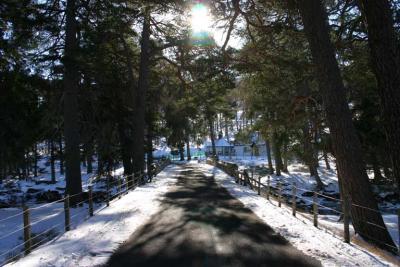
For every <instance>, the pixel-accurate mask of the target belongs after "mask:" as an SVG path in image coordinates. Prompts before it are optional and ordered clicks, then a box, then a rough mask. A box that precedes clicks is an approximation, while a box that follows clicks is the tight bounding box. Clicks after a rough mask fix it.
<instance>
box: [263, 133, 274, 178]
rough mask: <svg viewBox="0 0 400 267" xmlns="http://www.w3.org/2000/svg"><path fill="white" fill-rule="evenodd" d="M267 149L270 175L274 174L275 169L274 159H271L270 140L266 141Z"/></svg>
mask: <svg viewBox="0 0 400 267" xmlns="http://www.w3.org/2000/svg"><path fill="white" fill-rule="evenodd" d="M265 148H266V150H267V159H268V169H269V174H274V167H273V166H272V157H271V145H270V143H269V140H268V139H266V140H265Z"/></svg>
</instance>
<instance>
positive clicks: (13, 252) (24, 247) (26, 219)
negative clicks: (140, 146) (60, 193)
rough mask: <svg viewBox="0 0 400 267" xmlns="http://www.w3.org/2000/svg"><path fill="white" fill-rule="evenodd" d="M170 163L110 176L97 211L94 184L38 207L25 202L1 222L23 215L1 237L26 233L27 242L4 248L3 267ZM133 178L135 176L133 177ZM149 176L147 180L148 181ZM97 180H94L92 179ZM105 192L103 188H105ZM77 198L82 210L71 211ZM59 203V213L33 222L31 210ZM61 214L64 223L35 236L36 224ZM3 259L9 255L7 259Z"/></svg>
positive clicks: (167, 161)
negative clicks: (18, 225) (15, 225)
mask: <svg viewBox="0 0 400 267" xmlns="http://www.w3.org/2000/svg"><path fill="white" fill-rule="evenodd" d="M169 164H170V160H169V159H166V160H161V161H159V162H158V163H157V164H155V166H154V169H153V170H151V171H150V173H134V174H132V175H127V176H126V175H125V176H124V175H115V176H112V177H107V179H106V192H105V194H106V198H105V205H103V206H102V207H99V208H98V209H96V210H94V206H93V202H94V198H93V187H92V185H90V186H89V187H88V192H81V193H77V194H74V195H66V196H65V197H63V198H61V199H59V200H56V201H53V202H50V203H46V204H43V205H39V206H36V207H28V206H27V205H26V204H24V205H23V206H22V207H21V212H18V213H17V214H14V215H11V216H9V217H7V218H2V219H1V220H0V223H2V222H4V221H7V220H10V219H12V218H15V217H22V219H21V221H22V222H23V226H22V227H18V228H16V229H10V231H11V232H9V233H7V234H5V235H3V236H0V241H1V240H2V239H5V238H7V237H9V236H11V235H13V234H15V233H17V232H23V242H22V243H20V244H17V245H15V246H13V247H12V248H10V249H8V250H7V251H4V252H2V253H1V254H0V266H3V265H5V264H7V263H10V262H12V261H14V260H17V259H19V258H20V257H23V256H26V255H28V254H29V253H30V252H31V251H32V250H33V249H35V248H37V247H39V246H41V245H42V244H45V243H47V242H49V241H51V240H53V239H54V238H55V237H57V236H60V235H62V233H61V234H56V235H54V236H52V235H49V234H50V233H51V232H52V231H55V230H57V228H58V227H62V226H63V225H64V232H67V231H69V230H70V229H71V226H72V225H73V224H74V223H76V222H74V220H72V219H74V218H77V217H82V215H84V214H86V216H84V217H83V220H87V219H88V218H90V217H92V216H94V215H95V214H97V213H98V212H99V211H100V210H102V209H104V208H106V207H108V206H109V205H110V201H111V200H113V199H116V198H121V197H122V195H124V194H126V193H128V192H129V191H131V190H134V189H135V188H137V187H138V186H139V185H142V184H144V183H146V182H151V179H152V177H153V176H156V175H157V174H159V173H160V172H161V171H162V170H163V169H164V168H165V167H166V166H167V165H169ZM110 178H111V179H110ZM129 178H131V179H129ZM145 178H147V180H145ZM110 180H115V181H110ZM92 182H93V181H92ZM114 189H115V191H116V193H114V194H112V191H113V190H114ZM102 192H103V191H102ZM86 193H88V197H87V198H85V197H82V196H83V194H86ZM73 197H79V202H77V203H73V204H74V207H83V209H82V210H80V211H78V212H75V213H73V214H71V208H72V206H71V205H70V200H71V198H73ZM57 203H59V204H60V203H64V207H63V209H62V210H61V211H58V212H55V213H50V214H48V215H46V216H45V217H44V218H42V219H38V220H36V221H34V222H32V221H31V213H32V211H35V210H39V209H43V208H46V207H50V206H52V205H54V204H57ZM86 203H87V205H88V206H87V207H84V204H86ZM61 214H64V217H65V218H64V219H65V220H63V221H61V222H57V223H55V224H52V225H50V226H48V227H47V229H46V230H44V231H42V232H40V233H38V234H36V235H34V234H33V233H32V226H35V225H39V224H40V223H42V222H44V221H47V220H50V219H52V218H55V217H57V216H59V215H61ZM3 258H5V259H4V260H3Z"/></svg>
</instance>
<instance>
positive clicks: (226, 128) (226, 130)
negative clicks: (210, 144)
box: [224, 117, 229, 142]
mask: <svg viewBox="0 0 400 267" xmlns="http://www.w3.org/2000/svg"><path fill="white" fill-rule="evenodd" d="M224 127H225V128H224V129H225V138H226V140H227V141H228V142H229V130H228V119H227V118H226V117H224Z"/></svg>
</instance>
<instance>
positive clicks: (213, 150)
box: [208, 117, 217, 157]
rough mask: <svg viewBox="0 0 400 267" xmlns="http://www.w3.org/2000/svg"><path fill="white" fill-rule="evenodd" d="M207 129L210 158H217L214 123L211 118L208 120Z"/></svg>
mask: <svg viewBox="0 0 400 267" xmlns="http://www.w3.org/2000/svg"><path fill="white" fill-rule="evenodd" d="M208 127H209V130H210V139H211V148H212V156H213V157H216V156H217V149H216V148H215V132H214V122H213V120H212V119H211V117H210V118H209V119H208Z"/></svg>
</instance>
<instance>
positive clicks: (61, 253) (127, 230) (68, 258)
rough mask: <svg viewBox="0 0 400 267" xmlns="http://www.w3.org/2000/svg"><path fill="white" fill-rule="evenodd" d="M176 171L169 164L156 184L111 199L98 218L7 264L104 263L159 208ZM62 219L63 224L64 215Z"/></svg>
mask: <svg viewBox="0 0 400 267" xmlns="http://www.w3.org/2000/svg"><path fill="white" fill-rule="evenodd" d="M174 172H175V173H176V167H174V166H171V165H170V166H168V167H166V168H165V170H164V171H163V172H161V173H160V174H158V175H157V176H156V177H155V178H154V179H153V182H152V183H150V184H146V185H143V186H140V187H137V188H136V189H135V190H133V191H130V192H129V193H128V194H127V195H123V196H122V198H121V199H115V200H113V201H111V203H110V207H104V208H102V209H100V210H99V211H97V213H96V214H95V215H94V217H91V218H89V219H88V220H87V221H84V222H81V223H79V224H76V225H75V226H74V225H73V229H72V230H71V231H69V232H66V233H64V234H63V235H61V236H60V237H58V238H56V239H55V240H52V241H50V242H48V243H47V244H45V245H43V246H42V247H39V248H37V249H35V250H34V251H33V252H32V253H31V254H29V255H28V256H26V257H24V258H21V259H20V260H18V261H17V262H14V263H10V264H8V265H6V266H21V267H30V266H57V267H58V266H65V267H75V266H76V267H79V266H97V265H101V264H104V263H105V262H106V261H107V259H108V257H109V256H110V255H111V253H112V252H113V251H114V250H115V249H116V248H117V247H118V246H119V245H120V244H121V243H122V242H124V241H125V240H127V239H128V237H129V236H130V235H131V234H132V233H133V231H135V229H137V228H138V227H139V226H140V225H142V224H143V223H144V222H145V221H147V220H148V219H149V218H150V217H151V216H152V215H153V214H154V213H156V212H157V211H158V210H159V207H160V201H161V199H162V196H163V194H164V193H166V192H167V191H168V190H169V188H170V187H171V186H173V185H174V184H175V183H176V178H175V177H174V175H173V173H174ZM83 208H84V207H83ZM86 214H87V213H86ZM71 215H73V214H71ZM60 220H61V221H60V222H62V223H63V221H62V220H63V217H62V216H61V217H60ZM61 227H63V224H61Z"/></svg>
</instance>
